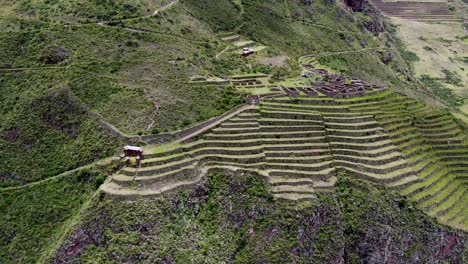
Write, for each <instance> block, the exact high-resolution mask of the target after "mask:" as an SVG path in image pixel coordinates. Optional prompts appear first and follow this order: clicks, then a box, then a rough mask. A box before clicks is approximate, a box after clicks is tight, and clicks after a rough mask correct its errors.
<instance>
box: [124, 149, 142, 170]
mask: <svg viewBox="0 0 468 264" xmlns="http://www.w3.org/2000/svg"><path fill="white" fill-rule="evenodd" d="M143 151H144V149H143V148H142V147H135V146H129V145H127V146H125V147H124V154H125V162H126V163H127V166H130V157H136V165H137V166H140V162H141V160H142V159H143Z"/></svg>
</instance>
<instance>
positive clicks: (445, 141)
mask: <svg viewBox="0 0 468 264" xmlns="http://www.w3.org/2000/svg"><path fill="white" fill-rule="evenodd" d="M465 138H466V135H464V134H461V135H459V136H457V137H451V138H430V139H427V141H428V142H429V143H431V144H433V145H449V146H452V145H455V144H463V143H464V142H465Z"/></svg>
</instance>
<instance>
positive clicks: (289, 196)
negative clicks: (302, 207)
mask: <svg viewBox="0 0 468 264" xmlns="http://www.w3.org/2000/svg"><path fill="white" fill-rule="evenodd" d="M273 197H274V198H275V199H278V200H288V201H306V200H313V199H316V198H317V196H316V195H315V194H299V193H274V194H273Z"/></svg>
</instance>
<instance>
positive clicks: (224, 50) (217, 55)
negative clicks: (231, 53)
mask: <svg viewBox="0 0 468 264" xmlns="http://www.w3.org/2000/svg"><path fill="white" fill-rule="evenodd" d="M228 50H229V46H227V47H226V48H225V49H223V50H222V51H221V52H220V53H218V54H216V56H215V58H216V59H219V56H221V55H222V54H223V53H225V52H226V51H228Z"/></svg>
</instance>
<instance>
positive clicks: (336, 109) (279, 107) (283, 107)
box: [260, 103, 350, 113]
mask: <svg viewBox="0 0 468 264" xmlns="http://www.w3.org/2000/svg"><path fill="white" fill-rule="evenodd" d="M260 107H261V108H260V110H261V111H267V110H269V111H272V110H276V111H302V112H306V111H314V112H331V113H349V112H350V110H349V109H347V108H346V107H343V106H335V105H330V106H313V105H295V104H268V103H263V104H261V105H260Z"/></svg>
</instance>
